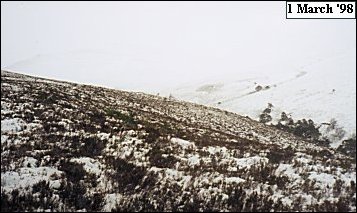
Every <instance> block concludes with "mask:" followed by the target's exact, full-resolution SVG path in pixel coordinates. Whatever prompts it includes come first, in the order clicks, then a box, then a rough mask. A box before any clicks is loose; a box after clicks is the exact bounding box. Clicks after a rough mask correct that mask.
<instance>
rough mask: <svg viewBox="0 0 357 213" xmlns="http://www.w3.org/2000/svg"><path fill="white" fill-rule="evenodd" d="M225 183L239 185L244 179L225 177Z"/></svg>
mask: <svg viewBox="0 0 357 213" xmlns="http://www.w3.org/2000/svg"><path fill="white" fill-rule="evenodd" d="M225 180H226V182H227V183H241V182H245V180H244V179H242V178H239V177H227V178H226V179H225Z"/></svg>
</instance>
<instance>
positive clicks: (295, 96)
mask: <svg viewBox="0 0 357 213" xmlns="http://www.w3.org/2000/svg"><path fill="white" fill-rule="evenodd" d="M303 63H305V64H304V65H303V66H294V64H292V65H284V64H286V63H284V61H282V65H276V66H275V68H274V66H273V65H270V66H266V67H263V66H259V65H257V68H255V69H254V70H253V71H252V72H249V71H246V70H237V73H236V74H234V75H230V76H223V77H222V78H217V79H211V80H207V81H204V80H202V81H201V82H199V83H189V84H187V85H185V86H182V87H177V88H172V89H171V90H170V91H167V90H166V91H163V92H162V94H165V95H169V94H172V95H173V96H174V97H175V98H178V99H181V100H186V101H193V102H196V103H200V104H205V105H210V106H214V107H218V108H221V109H225V110H229V111H233V112H237V113H239V114H243V115H248V116H249V117H251V118H254V119H258V118H259V115H260V114H261V113H262V111H263V110H264V109H265V108H266V107H267V105H268V103H271V104H273V108H272V112H271V115H272V117H273V123H274V121H275V122H276V121H277V119H279V118H280V115H281V113H282V112H283V111H284V112H286V113H287V114H288V115H291V117H292V118H293V119H303V118H306V119H312V120H313V121H315V122H316V123H328V122H330V121H331V119H335V120H337V124H338V125H339V126H340V127H341V128H343V129H344V130H346V132H347V133H346V134H345V138H346V137H351V135H353V134H355V132H356V49H355V48H351V49H349V50H346V51H344V52H341V53H339V54H334V55H328V56H325V57H316V58H314V59H311V60H305V62H303ZM295 64H301V62H295ZM202 78H203V79H204V76H203V77H202ZM321 130H322V133H324V131H323V127H322V128H321ZM339 141H341V140H339ZM339 141H333V142H334V143H333V144H332V146H335V147H336V146H338V145H339V144H340V143H339Z"/></svg>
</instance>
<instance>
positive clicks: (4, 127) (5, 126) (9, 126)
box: [1, 118, 24, 133]
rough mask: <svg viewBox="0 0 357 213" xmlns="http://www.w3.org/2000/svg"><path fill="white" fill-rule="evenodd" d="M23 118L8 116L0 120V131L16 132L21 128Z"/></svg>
mask: <svg viewBox="0 0 357 213" xmlns="http://www.w3.org/2000/svg"><path fill="white" fill-rule="evenodd" d="M23 123H24V122H23V120H21V119H20V118H10V119H4V120H1V133H6V132H18V131H20V130H21V129H22V128H21V126H22V124H23Z"/></svg>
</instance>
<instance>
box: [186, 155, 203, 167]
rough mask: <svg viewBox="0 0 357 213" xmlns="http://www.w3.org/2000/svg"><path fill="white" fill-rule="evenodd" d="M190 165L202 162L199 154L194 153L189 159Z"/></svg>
mask: <svg viewBox="0 0 357 213" xmlns="http://www.w3.org/2000/svg"><path fill="white" fill-rule="evenodd" d="M187 161H188V165H190V166H193V165H197V164H199V163H200V158H199V156H198V155H193V156H191V157H189V158H188V159H187Z"/></svg>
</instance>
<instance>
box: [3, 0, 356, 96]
mask: <svg viewBox="0 0 357 213" xmlns="http://www.w3.org/2000/svg"><path fill="white" fill-rule="evenodd" d="M355 46H356V20H291V19H290V20H289V19H288V20H287V19H285V1H282V2H3V1H2V2H1V68H2V69H10V70H15V71H18V72H21V73H27V74H32V75H39V76H43V77H50V78H57V79H62V80H70V81H75V82H82V83H90V84H97V85H104V86H109V87H115V88H122V89H133V90H145V91H149V90H155V89H159V88H164V87H170V86H176V85H179V84H182V83H186V82H190V81H198V80H200V81H201V80H202V79H212V78H217V79H218V78H222V77H229V78H237V79H239V77H240V75H241V74H247V73H250V72H252V73H254V72H258V73H264V74H267V73H273V72H290V71H296V68H298V67H299V66H303V65H304V64H306V63H309V62H310V61H313V60H316V59H321V58H324V57H329V56H333V55H336V54H343V53H344V52H345V51H346V50H348V49H351V48H355ZM294 69H295V70H294Z"/></svg>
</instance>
